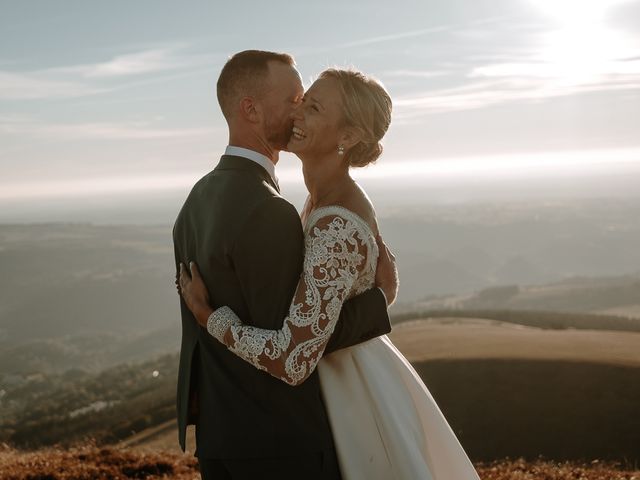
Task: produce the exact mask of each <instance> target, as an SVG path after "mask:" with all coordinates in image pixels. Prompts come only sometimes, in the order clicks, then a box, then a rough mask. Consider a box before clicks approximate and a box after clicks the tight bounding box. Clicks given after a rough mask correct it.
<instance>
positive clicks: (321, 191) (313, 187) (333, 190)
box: [302, 159, 354, 209]
mask: <svg viewBox="0 0 640 480" xmlns="http://www.w3.org/2000/svg"><path fill="white" fill-rule="evenodd" d="M302 173H303V175H304V183H305V185H306V186H307V190H308V191H309V199H310V201H311V207H312V208H313V209H315V208H318V207H322V206H326V205H333V204H336V203H340V200H342V199H344V198H345V196H347V194H348V189H349V188H350V187H351V186H352V185H353V184H354V182H353V180H352V179H351V177H350V176H349V168H348V167H347V166H345V167H344V168H343V167H341V166H340V167H337V168H336V164H335V161H331V159H327V161H314V162H304V161H303V163H302Z"/></svg>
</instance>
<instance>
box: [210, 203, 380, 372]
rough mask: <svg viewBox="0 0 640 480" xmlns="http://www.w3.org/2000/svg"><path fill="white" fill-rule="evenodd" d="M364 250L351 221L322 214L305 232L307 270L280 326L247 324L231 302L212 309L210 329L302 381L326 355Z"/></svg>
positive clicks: (239, 351)
mask: <svg viewBox="0 0 640 480" xmlns="http://www.w3.org/2000/svg"><path fill="white" fill-rule="evenodd" d="M366 255H367V247H366V244H365V239H364V238H363V235H362V233H361V232H360V231H359V230H358V228H357V226H356V224H355V223H354V222H353V221H351V220H348V219H345V218H343V217H342V216H340V215H329V216H324V217H322V218H320V219H318V220H317V221H316V222H315V223H314V224H313V225H312V226H311V228H310V229H309V231H308V233H307V236H306V237H305V257H304V268H303V272H302V274H301V276H300V281H299V282H298V286H297V288H296V293H295V295H294V298H293V300H292V303H291V306H290V307H289V315H288V316H287V317H286V318H285V320H284V323H283V326H282V328H281V329H280V330H266V329H262V328H256V327H252V326H249V325H244V324H243V323H242V321H241V320H240V319H239V318H238V317H237V316H236V315H235V313H234V312H233V311H232V310H231V309H230V308H229V307H222V308H219V309H217V310H216V311H215V312H214V313H212V314H211V316H210V317H209V321H208V322H207V330H208V331H209V333H210V334H211V335H213V336H214V337H215V338H217V339H218V340H219V341H220V342H222V343H224V344H225V345H226V346H227V347H228V348H229V350H230V351H232V352H233V353H235V354H236V355H238V356H239V357H241V358H242V359H244V360H246V361H247V362H250V363H251V364H253V365H254V366H255V367H256V368H259V369H261V370H265V371H267V372H269V373H270V374H271V375H273V376H275V377H277V378H279V379H281V380H283V381H284V382H286V383H288V384H290V385H299V384H300V383H302V382H304V381H305V380H306V379H307V377H309V375H311V373H312V372H313V370H314V369H315V367H316V365H317V364H318V361H319V360H320V358H321V357H322V354H323V352H324V349H325V347H326V345H327V342H328V341H329V337H330V336H331V334H332V332H333V329H334V327H335V325H336V322H337V321H338V317H339V316H340V310H341V308H342V304H343V303H344V302H345V300H346V299H347V297H348V296H349V293H350V292H351V289H352V287H353V285H354V282H355V281H356V279H357V278H358V275H359V273H360V272H361V271H362V269H363V268H364V266H365V261H366Z"/></svg>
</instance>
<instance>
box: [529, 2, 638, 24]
mask: <svg viewBox="0 0 640 480" xmlns="http://www.w3.org/2000/svg"><path fill="white" fill-rule="evenodd" d="M531 1H532V2H533V4H534V5H535V6H536V7H538V8H540V9H541V10H543V11H544V12H545V13H547V14H548V15H550V16H551V17H553V18H555V19H556V20H558V21H559V22H561V23H563V24H564V25H570V24H585V23H591V22H598V21H601V20H602V18H603V17H604V15H605V13H606V12H607V10H609V9H610V8H611V7H615V6H617V5H619V4H622V3H626V2H628V1H630V0H531Z"/></svg>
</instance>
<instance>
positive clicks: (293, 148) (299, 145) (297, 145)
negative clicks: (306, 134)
mask: <svg viewBox="0 0 640 480" xmlns="http://www.w3.org/2000/svg"><path fill="white" fill-rule="evenodd" d="M287 151H289V152H291V153H295V154H297V153H300V152H301V151H304V142H303V141H300V140H296V139H295V138H293V137H291V139H290V140H289V143H288V144H287Z"/></svg>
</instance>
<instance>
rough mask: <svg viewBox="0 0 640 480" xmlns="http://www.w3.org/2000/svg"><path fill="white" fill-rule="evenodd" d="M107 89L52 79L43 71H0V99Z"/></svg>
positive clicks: (68, 95)
mask: <svg viewBox="0 0 640 480" xmlns="http://www.w3.org/2000/svg"><path fill="white" fill-rule="evenodd" d="M105 91H107V89H105V88H102V87H97V86H91V85H87V84H84V83H81V82H77V81H73V80H59V79H53V78H50V77H49V76H47V75H46V74H43V73H37V72H35V73H14V72H6V71H0V100H35V99H42V98H73V97H83V96H87V95H96V94H98V93H102V92H105Z"/></svg>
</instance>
